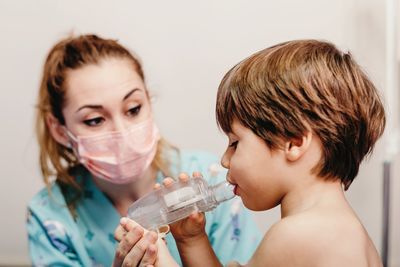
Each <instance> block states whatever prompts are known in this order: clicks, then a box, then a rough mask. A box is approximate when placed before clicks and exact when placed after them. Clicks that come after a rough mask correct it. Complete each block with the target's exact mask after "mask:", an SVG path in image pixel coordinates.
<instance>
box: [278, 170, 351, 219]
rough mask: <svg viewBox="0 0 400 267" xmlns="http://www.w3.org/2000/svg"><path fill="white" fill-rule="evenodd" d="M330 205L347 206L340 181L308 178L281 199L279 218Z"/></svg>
mask: <svg viewBox="0 0 400 267" xmlns="http://www.w3.org/2000/svg"><path fill="white" fill-rule="evenodd" d="M303 181H304V180H303ZM330 204H332V205H343V204H345V205H348V204H347V201H346V198H345V196H344V192H343V188H342V185H341V183H340V180H335V181H331V180H326V179H324V178H321V177H315V176H314V177H308V179H305V181H304V183H301V184H298V185H296V187H294V188H292V189H291V190H290V191H289V192H288V193H286V195H285V196H284V197H283V198H282V201H281V218H285V217H287V216H291V215H295V214H298V213H301V212H306V211H308V210H311V209H313V208H318V207H324V206H326V205H327V206H330Z"/></svg>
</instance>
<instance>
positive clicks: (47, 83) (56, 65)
mask: <svg viewBox="0 0 400 267" xmlns="http://www.w3.org/2000/svg"><path fill="white" fill-rule="evenodd" d="M105 58H124V59H128V60H130V61H131V62H132V66H133V68H134V70H135V71H136V72H137V73H138V74H139V76H140V77H141V78H142V79H143V81H144V80H145V77H144V73H143V70H142V66H141V64H140V62H139V60H138V59H137V58H136V57H135V56H133V54H132V53H131V52H129V51H128V50H127V49H126V48H124V47H123V46H122V45H120V44H119V43H118V42H117V41H116V40H111V39H103V38H100V37H98V36H96V35H81V36H77V37H69V38H66V39H64V40H61V41H59V42H58V43H57V44H55V45H54V47H53V48H52V49H51V50H50V52H49V54H48V56H47V58H46V61H45V64H44V67H43V76H42V80H41V84H40V88H39V96H38V101H37V107H38V109H37V114H36V133H37V139H38V142H39V147H40V167H41V172H42V174H43V179H44V182H45V184H46V186H47V187H48V188H49V189H50V184H51V179H50V177H52V176H55V178H56V181H57V182H59V184H61V185H62V186H67V187H70V188H73V189H75V191H77V192H79V191H81V189H82V188H81V186H80V185H79V184H78V183H77V182H76V179H75V177H74V173H75V172H74V170H78V171H79V169H80V168H79V167H80V166H81V165H80V164H79V162H78V160H77V158H76V157H75V155H74V153H73V152H72V150H71V149H68V148H66V147H64V146H63V145H60V144H59V143H57V142H56V140H54V139H53V138H52V136H51V134H50V131H49V129H48V127H47V124H46V116H47V115H48V114H49V113H51V114H52V115H54V117H55V118H56V119H57V120H58V121H59V123H60V124H64V123H65V120H64V117H63V114H62V108H63V105H64V101H65V97H64V96H65V92H66V86H65V81H66V73H67V71H68V70H74V69H79V68H81V67H83V66H86V65H89V64H98V63H99V62H100V61H101V60H102V59H105ZM170 148H174V149H176V148H175V147H172V146H170V145H169V144H168V143H167V142H166V141H165V140H163V139H161V140H160V141H159V143H158V148H157V153H156V156H155V158H154V160H153V163H152V165H153V166H154V167H155V168H156V169H157V170H160V171H161V172H162V173H163V174H164V175H166V176H169V175H170V162H169V161H168V160H167V159H166V157H164V156H163V153H164V152H165V150H166V149H170Z"/></svg>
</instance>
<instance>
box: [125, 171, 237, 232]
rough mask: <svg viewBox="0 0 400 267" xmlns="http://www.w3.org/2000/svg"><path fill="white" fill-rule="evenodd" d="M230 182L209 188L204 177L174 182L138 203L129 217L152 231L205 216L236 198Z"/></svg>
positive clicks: (129, 213) (131, 207)
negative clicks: (190, 218) (194, 214)
mask: <svg viewBox="0 0 400 267" xmlns="http://www.w3.org/2000/svg"><path fill="white" fill-rule="evenodd" d="M233 188H234V187H233V185H231V184H229V183H228V182H221V183H219V184H216V185H213V186H209V185H208V184H207V182H206V180H204V179H203V178H201V177H195V178H192V179H189V180H188V181H175V182H174V183H173V184H171V185H169V186H163V187H161V188H159V189H157V190H154V191H152V192H150V193H149V194H147V195H145V196H143V197H142V198H140V199H138V200H137V201H135V202H134V203H133V204H132V205H131V206H130V207H129V209H128V217H129V218H131V219H132V220H134V221H135V222H137V223H138V224H140V225H141V226H142V227H144V228H146V229H149V230H156V231H157V230H158V229H159V228H160V227H162V226H165V225H168V224H171V223H173V222H176V221H179V220H181V219H183V218H186V217H188V216H189V215H190V214H191V213H192V212H194V211H196V212H206V211H210V210H212V209H214V208H216V207H217V206H218V204H220V203H221V202H223V201H226V200H229V199H231V198H233V197H234V196H235V194H234V193H233Z"/></svg>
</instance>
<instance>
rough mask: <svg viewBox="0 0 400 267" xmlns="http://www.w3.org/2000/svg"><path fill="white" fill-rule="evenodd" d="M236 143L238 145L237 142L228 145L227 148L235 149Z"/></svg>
mask: <svg viewBox="0 0 400 267" xmlns="http://www.w3.org/2000/svg"><path fill="white" fill-rule="evenodd" d="M238 143H239V141H235V142H232V143H230V144H229V147H233V148H236V147H237V145H238Z"/></svg>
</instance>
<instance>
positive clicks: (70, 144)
mask: <svg viewBox="0 0 400 267" xmlns="http://www.w3.org/2000/svg"><path fill="white" fill-rule="evenodd" d="M63 128H64V131H65V133H66V135H67V136H68V138H69V139H70V140H68V144H67V148H69V149H73V148H74V147H73V145H72V142H71V140H72V141H74V142H75V143H78V138H77V137H76V136H75V135H73V134H72V133H71V132H70V131H69V130H68V129H67V127H65V126H63Z"/></svg>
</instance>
